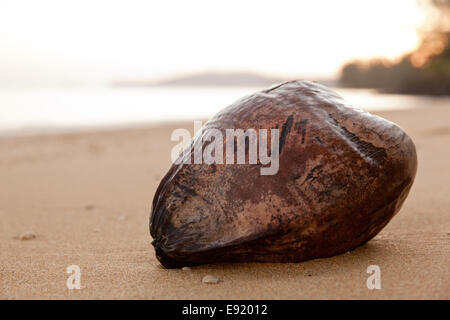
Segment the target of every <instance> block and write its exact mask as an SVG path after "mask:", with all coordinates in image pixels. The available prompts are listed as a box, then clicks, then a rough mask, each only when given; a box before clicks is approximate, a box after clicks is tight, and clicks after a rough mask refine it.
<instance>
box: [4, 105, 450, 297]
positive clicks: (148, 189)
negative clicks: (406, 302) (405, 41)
mask: <svg viewBox="0 0 450 320" xmlns="http://www.w3.org/2000/svg"><path fill="white" fill-rule="evenodd" d="M379 114H380V115H381V116H383V117H385V118H387V119H389V120H392V121H394V122H396V123H398V124H399V125H400V126H401V127H403V129H404V130H405V131H406V132H407V133H408V134H409V135H410V136H411V137H412V138H413V140H414V141H415V143H416V147H417V151H418V158H419V168H418V173H417V177H416V182H415V184H414V186H413V188H412V190H411V192H410V195H409V197H408V199H407V200H406V203H405V204H404V206H403V208H402V210H401V211H400V212H399V213H398V215H397V216H396V217H394V219H393V220H392V221H391V222H390V223H389V224H388V226H387V227H386V228H385V229H384V230H383V231H382V232H381V233H380V234H379V235H377V236H376V237H375V238H374V239H373V240H371V241H370V242H369V243H367V244H366V245H364V246H362V247H359V248H357V249H356V250H354V251H352V252H349V253H346V254H342V255H339V256H335V257H332V258H327V259H318V260H313V261H307V262H303V263H295V264H263V263H247V264H216V265H204V266H199V267H194V268H192V269H191V270H166V269H164V268H162V267H161V266H160V265H159V263H158V261H157V260H156V258H155V255H154V251H153V248H152V246H151V245H150V243H151V238H150V235H149V232H148V218H149V211H150V204H151V201H152V198H153V194H154V192H155V190H156V188H157V186H158V183H159V181H160V179H161V178H162V176H163V175H164V173H165V172H166V170H167V169H168V167H169V165H170V151H171V148H172V147H173V146H174V145H175V144H176V143H175V142H171V141H170V134H171V132H172V130H173V129H175V128H180V127H183V128H187V129H189V130H191V131H192V129H193V123H191V122H188V123H172V124H162V125H159V126H154V127H148V128H140V129H126V130H104V131H97V132H95V131H92V132H85V133H66V134H52V135H40V136H27V137H2V138H0V221H1V222H0V299H395V298H399V299H410V298H418V299H431V298H434V299H449V298H450V276H449V275H450V264H449V258H450V169H449V166H450V106H449V107H444V108H443V107H429V108H423V109H414V110H403V111H390V112H382V113H379ZM26 232H32V233H34V234H35V235H36V237H35V238H34V239H29V240H21V239H20V235H22V234H24V233H26ZM69 265H78V266H79V267H80V269H81V289H80V290H69V289H67V287H66V280H67V278H68V277H69V274H67V273H66V268H67V267H68V266H69ZM369 265H378V266H379V267H380V269H381V286H382V288H381V290H369V289H368V288H367V286H366V281H367V278H368V277H369V276H370V275H369V274H368V273H367V267H368V266H369ZM208 274H211V275H213V276H216V277H218V278H220V282H219V283H217V284H207V283H203V282H202V279H203V277H204V276H206V275H208Z"/></svg>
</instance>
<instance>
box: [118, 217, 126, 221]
mask: <svg viewBox="0 0 450 320" xmlns="http://www.w3.org/2000/svg"><path fill="white" fill-rule="evenodd" d="M126 219H127V217H125V216H119V220H120V221H125V220H126Z"/></svg>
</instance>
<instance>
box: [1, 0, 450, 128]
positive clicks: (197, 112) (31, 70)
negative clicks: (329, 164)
mask: <svg viewBox="0 0 450 320" xmlns="http://www.w3.org/2000/svg"><path fill="white" fill-rule="evenodd" d="M449 35H450V0H418V1H414V0H396V1H388V0H378V1H358V0H346V1H325V0H319V1H276V2H269V1H226V2H216V1H158V2H156V1H134V0H127V1H125V0H118V1H111V0H109V1H107V0H95V1H92V0H91V1H85V0H76V1H71V0H67V1H61V0H59V1H58V0H40V1H32V0H30V1H25V0H0V132H1V133H2V134H18V133H19V134H24V133H35V132H47V131H55V130H57V131H61V130H72V129H77V130H78V129H81V128H92V127H103V126H130V125H143V124H148V123H153V122H160V121H170V120H180V119H199V118H208V117H210V116H211V115H213V114H214V113H216V112H217V111H219V110H220V109H222V108H224V107H226V106H227V105H229V104H231V103H233V102H234V101H235V100H237V99H239V98H240V97H242V96H243V95H246V94H250V93H252V92H254V91H255V90H259V89H262V88H265V87H267V86H270V85H271V84H274V83H278V82H281V81H284V80H290V79H308V80H314V81H318V82H321V83H323V84H325V85H328V86H331V87H333V88H334V89H335V90H336V91H337V92H338V93H340V94H341V95H342V96H343V97H344V98H345V99H346V100H347V101H349V102H350V103H351V104H353V105H356V106H359V107H361V108H363V109H365V110H385V109H407V108H418V107H426V106H429V105H445V106H448V105H450V98H449V95H450V49H449V39H450V38H449Z"/></svg>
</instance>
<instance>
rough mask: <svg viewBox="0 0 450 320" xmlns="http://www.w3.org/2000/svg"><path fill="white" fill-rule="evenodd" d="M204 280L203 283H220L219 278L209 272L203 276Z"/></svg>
mask: <svg viewBox="0 0 450 320" xmlns="http://www.w3.org/2000/svg"><path fill="white" fill-rule="evenodd" d="M202 282H203V283H208V284H214V283H218V282H219V278H217V277H214V276H212V275H210V274H208V275H206V276H204V277H203V280H202Z"/></svg>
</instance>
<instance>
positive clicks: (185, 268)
mask: <svg viewBox="0 0 450 320" xmlns="http://www.w3.org/2000/svg"><path fill="white" fill-rule="evenodd" d="M182 270H184V271H189V270H192V269H191V268H190V267H183V269H182Z"/></svg>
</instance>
